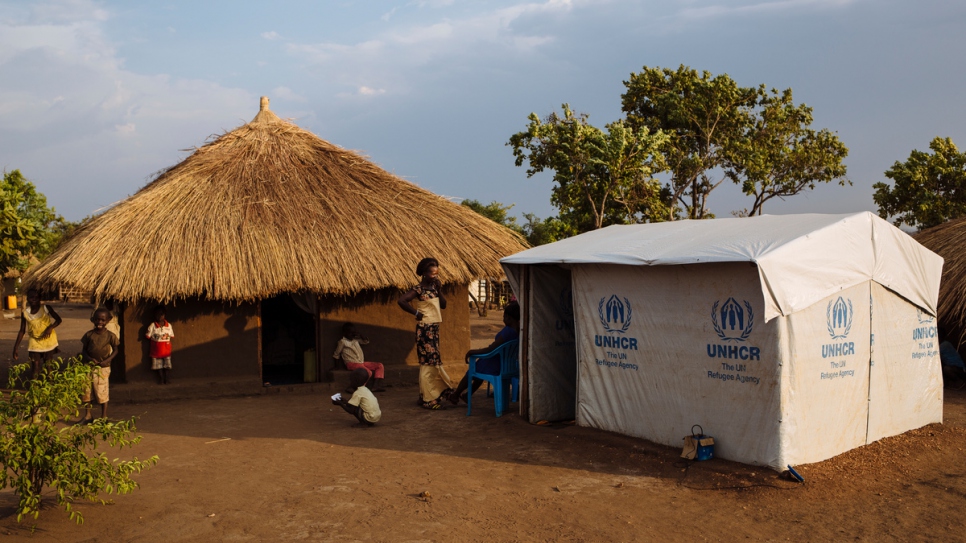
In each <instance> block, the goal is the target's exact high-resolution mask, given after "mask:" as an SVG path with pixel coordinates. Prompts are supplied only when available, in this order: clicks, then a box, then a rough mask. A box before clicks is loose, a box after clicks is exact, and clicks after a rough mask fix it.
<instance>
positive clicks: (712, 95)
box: [622, 65, 848, 219]
mask: <svg viewBox="0 0 966 543" xmlns="http://www.w3.org/2000/svg"><path fill="white" fill-rule="evenodd" d="M624 85H625V87H626V89H627V90H626V92H625V93H624V95H623V96H622V104H623V110H624V112H625V113H626V114H627V122H628V123H629V124H630V125H631V126H634V127H637V126H645V127H648V128H649V129H651V130H652V131H658V130H660V131H662V132H664V133H666V134H668V135H669V141H668V144H667V145H666V146H665V147H664V153H665V155H666V156H667V163H668V169H669V170H670V172H671V183H670V187H669V189H670V192H671V194H672V197H673V201H674V204H675V207H676V206H677V205H681V206H682V207H683V208H684V212H685V213H684V214H685V215H686V216H687V217H688V218H691V219H703V218H711V217H713V215H712V214H711V213H710V212H709V211H708V196H709V195H710V194H711V192H712V191H713V190H714V189H715V188H717V187H718V186H719V185H721V183H723V182H724V181H725V180H726V179H730V180H732V181H734V182H735V183H737V184H738V185H739V186H741V188H742V191H743V192H744V193H745V194H747V195H749V196H752V197H754V203H753V205H752V207H751V209H750V210H745V211H743V212H742V213H741V214H745V215H748V214H750V215H755V214H760V213H761V211H762V206H763V205H764V203H765V202H767V201H768V200H770V199H772V198H776V197H777V198H784V197H786V196H793V195H795V194H799V193H800V192H802V191H804V190H806V189H813V188H814V187H815V184H816V183H828V182H830V181H832V180H835V179H838V180H839V182H840V184H845V183H848V181H847V180H846V179H844V176H845V165H844V164H842V159H844V157H845V156H846V154H847V153H848V149H846V147H845V146H844V145H843V144H842V143H841V142H840V141H839V139H838V137H837V136H836V135H835V134H833V133H831V132H829V131H828V130H819V131H815V130H813V129H811V128H810V125H811V123H812V109H811V108H809V107H808V106H806V105H804V104H801V105H796V104H795V103H794V102H793V100H792V91H791V89H786V90H785V91H782V92H778V91H776V90H772V91H771V92H770V93H769V92H767V91H766V90H765V86H764V85H759V86H757V87H742V86H739V85H738V84H737V83H736V82H735V81H734V80H733V79H731V77H729V76H728V75H727V74H721V75H714V76H713V75H712V74H711V73H710V72H707V71H704V72H701V73H698V72H697V70H693V69H691V68H689V67H687V66H683V65H682V66H679V67H678V69H677V70H672V69H670V68H648V67H647V66H645V67H644V69H643V70H642V71H641V72H640V73H632V74H631V76H630V79H629V80H628V81H625V82H624ZM667 218H668V219H674V218H675V217H674V214H673V210H672V213H671V214H669V215H668V217H667Z"/></svg>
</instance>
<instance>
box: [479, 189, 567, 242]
mask: <svg viewBox="0 0 966 543" xmlns="http://www.w3.org/2000/svg"><path fill="white" fill-rule="evenodd" d="M460 205H462V206H465V207H468V208H470V209H472V210H473V211H475V212H477V213H479V214H480V215H483V216H484V217H486V218H487V219H490V220H491V221H493V222H495V223H497V224H502V225H503V226H506V227H507V228H509V229H510V230H513V231H514V232H516V233H518V234H520V235H522V236H523V237H524V238H526V240H527V243H529V244H530V246H532V247H536V246H537V245H544V244H546V243H552V242H554V241H557V240H560V239H563V238H565V237H567V236H568V235H572V234H570V233H569V232H568V231H567V228H566V226H565V225H564V224H563V223H562V222H560V220H559V219H557V218H556V217H548V218H546V219H543V220H540V218H539V217H537V216H536V215H534V214H533V213H524V214H523V218H524V219H526V221H527V222H526V223H524V224H522V225H521V224H519V223H518V222H517V218H516V217H513V216H510V214H509V212H510V209H512V208H513V205H514V204H509V205H507V204H501V203H500V202H497V201H493V202H490V203H489V204H482V203H480V202H479V201H478V200H463V201H462V202H461V203H460Z"/></svg>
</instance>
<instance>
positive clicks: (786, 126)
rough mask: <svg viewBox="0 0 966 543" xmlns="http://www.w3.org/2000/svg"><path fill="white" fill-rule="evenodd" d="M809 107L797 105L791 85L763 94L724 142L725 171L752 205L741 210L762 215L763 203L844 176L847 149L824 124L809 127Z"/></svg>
mask: <svg viewBox="0 0 966 543" xmlns="http://www.w3.org/2000/svg"><path fill="white" fill-rule="evenodd" d="M811 124H812V108H810V107H808V106H806V105H805V104H799V105H796V104H795V102H794V100H793V99H792V90H791V89H785V90H784V91H782V92H778V91H776V90H774V89H772V91H771V94H769V95H766V96H763V97H762V99H761V100H760V102H759V107H758V108H756V109H755V111H754V113H753V115H752V117H751V124H750V126H749V127H748V128H747V130H746V132H745V134H744V135H743V136H742V137H739V138H734V139H733V140H732V141H731V142H729V143H728V144H726V145H725V146H724V153H723V154H724V157H725V161H724V171H725V175H726V176H727V177H728V178H730V179H731V180H732V181H734V182H735V183H737V184H738V185H740V186H741V190H742V192H744V193H745V194H747V195H749V196H752V197H754V202H753V203H752V206H751V209H750V210H748V209H746V210H744V211H742V212H741V213H740V214H741V215H761V213H762V208H763V207H764V204H765V202H767V201H768V200H771V199H772V198H780V199H784V198H785V197H788V196H794V195H796V194H799V193H801V192H803V191H805V190H812V189H814V188H815V185H816V183H829V182H831V181H832V180H835V179H838V180H839V184H840V185H845V184H850V185H851V182H850V181H849V180H848V179H846V178H845V164H843V163H842V161H843V160H844V159H845V157H846V156H847V155H848V153H849V150H848V148H847V147H846V146H845V145H844V144H843V143H842V142H841V141H839V138H838V136H836V135H835V134H834V133H832V132H830V131H829V130H827V129H822V130H817V131H816V130H813V129H812V128H810V126H811Z"/></svg>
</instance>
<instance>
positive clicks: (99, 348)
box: [80, 307, 119, 424]
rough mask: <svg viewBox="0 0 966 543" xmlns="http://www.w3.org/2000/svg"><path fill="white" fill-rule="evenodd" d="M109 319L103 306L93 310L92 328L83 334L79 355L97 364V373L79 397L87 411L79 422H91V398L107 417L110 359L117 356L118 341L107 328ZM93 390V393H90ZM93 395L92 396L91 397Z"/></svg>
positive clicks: (104, 417)
mask: <svg viewBox="0 0 966 543" xmlns="http://www.w3.org/2000/svg"><path fill="white" fill-rule="evenodd" d="M110 321H111V312H110V311H108V310H107V309H105V308H103V307H99V308H98V309H97V310H96V311H94V316H93V317H91V322H92V323H93V324H94V329H93V330H91V331H89V332H87V333H86V334H84V337H83V338H81V344H82V345H83V346H84V349H83V350H82V351H81V356H82V357H83V360H84V361H85V362H93V363H95V364H97V366H98V369H97V373H96V374H94V376H93V378H92V380H91V386H90V387H88V388H87V390H86V391H84V396H83V397H82V398H81V399H82V400H83V401H84V403H85V404H86V406H87V413H86V414H85V416H84V418H83V419H81V420H80V423H81V424H89V423H91V422H93V420H94V416H93V415H92V414H91V404H90V402H91V399H95V400H97V403H99V404H101V418H103V419H106V418H107V402H108V401H110V399H111V397H110V389H109V382H110V378H111V360H114V357H115V356H117V352H118V348H117V347H118V345H119V341H118V339H117V336H116V335H115V334H114V332H111V331H110V330H108V329H107V323H108V322H110ZM92 392H93V394H91V393H92ZM92 396H93V398H92Z"/></svg>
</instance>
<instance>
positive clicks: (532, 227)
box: [523, 213, 574, 247]
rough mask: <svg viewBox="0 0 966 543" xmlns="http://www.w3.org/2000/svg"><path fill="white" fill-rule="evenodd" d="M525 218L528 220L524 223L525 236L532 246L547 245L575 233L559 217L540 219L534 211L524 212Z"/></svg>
mask: <svg viewBox="0 0 966 543" xmlns="http://www.w3.org/2000/svg"><path fill="white" fill-rule="evenodd" d="M523 218H524V219H526V221H527V222H526V223H525V224H524V225H523V236H524V237H525V238H527V243H529V244H530V246H531V247H536V246H537V245H546V244H547V243H553V242H555V241H559V240H562V239H564V238H567V237H570V236H572V235H574V233H572V232H570V230H569V229H568V228H567V225H566V224H564V223H563V221H561V220H560V219H558V218H557V217H547V218H546V219H543V220H540V218H539V217H537V216H536V215H534V214H533V213H524V214H523Z"/></svg>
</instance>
